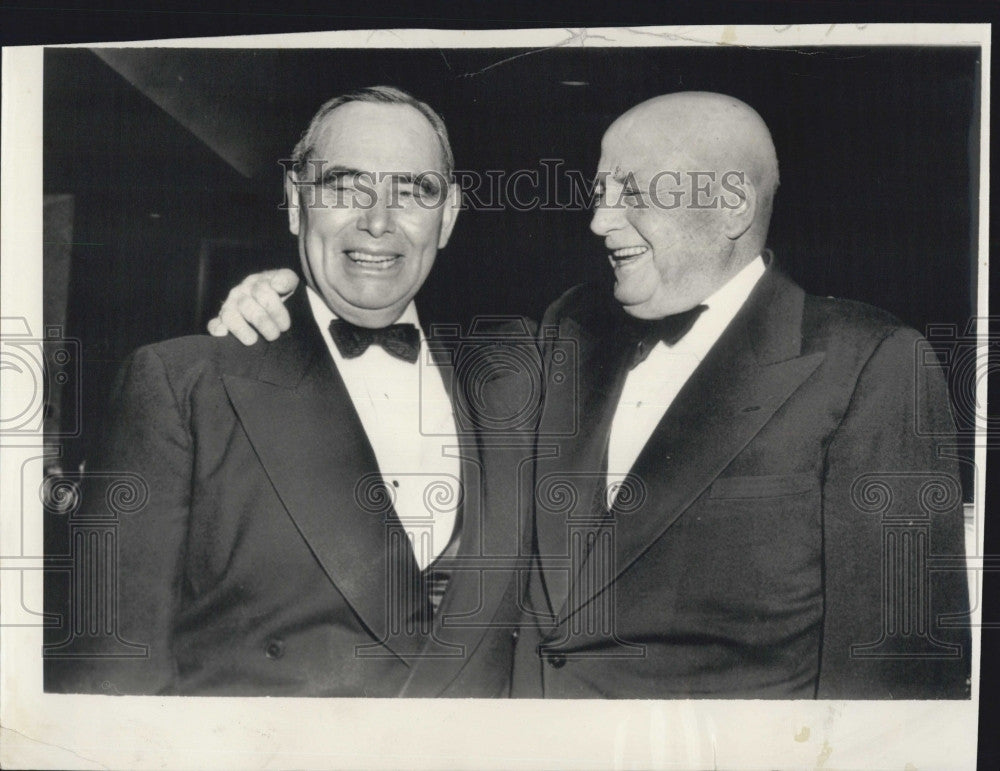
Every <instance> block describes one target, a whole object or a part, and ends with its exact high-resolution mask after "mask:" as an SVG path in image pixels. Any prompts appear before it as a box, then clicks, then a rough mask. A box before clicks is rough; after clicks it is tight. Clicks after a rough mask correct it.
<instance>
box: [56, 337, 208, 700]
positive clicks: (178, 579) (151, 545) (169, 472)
mask: <svg viewBox="0 0 1000 771" xmlns="http://www.w3.org/2000/svg"><path fill="white" fill-rule="evenodd" d="M191 468H192V441H191V435H190V433H189V431H188V429H187V420H186V419H185V418H184V417H183V414H182V409H181V407H180V406H179V404H178V400H177V398H176V395H175V393H174V391H173V390H172V388H171V385H170V383H169V380H168V375H167V372H166V369H165V367H164V364H163V362H162V360H161V359H160V357H159V356H158V355H157V353H156V351H155V350H154V349H153V348H148V347H147V348H142V349H139V350H138V351H136V352H135V353H134V354H133V355H132V356H131V357H130V358H129V360H128V361H126V363H125V365H124V366H123V368H122V370H121V372H120V373H119V376H118V380H117V381H116V384H115V387H114V390H113V393H112V399H111V405H110V411H109V425H108V429H107V432H106V434H105V435H104V437H103V438H102V440H101V442H100V444H99V450H98V453H97V455H96V457H94V458H93V459H90V460H89V461H88V464H87V468H86V471H85V473H84V477H83V480H82V486H81V487H82V502H81V506H80V509H79V512H78V515H77V516H78V517H79V520H78V521H81V522H86V521H94V522H98V521H102V522H104V523H105V524H106V525H110V526H109V527H105V528H103V532H104V533H108V532H110V533H111V534H112V535H111V536H110V538H108V536H107V535H105V536H104V538H106V539H107V540H106V541H105V542H104V543H103V544H102V546H101V548H102V550H103V551H102V553H103V554H105V555H106V559H107V561H108V569H107V570H101V571H100V572H99V573H98V574H96V580H97V581H98V582H99V585H98V586H97V591H100V590H101V586H100V585H103V586H104V587H105V588H104V591H106V592H107V594H106V595H105V596H106V597H107V599H108V604H107V608H108V610H107V612H105V611H104V610H103V609H99V608H97V607H96V606H94V605H93V603H90V602H88V601H87V597H89V596H90V594H89V593H90V592H92V591H93V584H91V588H88V586H87V581H86V580H84V579H81V578H79V576H81V575H85V574H86V573H87V571H88V569H89V568H88V567H87V565H88V561H90V560H92V557H93V555H92V554H91V553H89V552H88V548H92V546H88V543H87V542H86V540H85V539H84V540H83V541H80V542H74V543H73V545H72V546H71V555H72V560H73V565H74V579H73V580H71V583H70V606H71V607H70V610H69V615H70V620H71V623H72V624H73V625H74V626H75V627H76V629H77V631H78V630H79V629H83V630H84V631H85V632H86V631H87V630H91V631H93V630H94V629H97V628H99V627H103V629H101V630H100V631H101V633H100V634H98V635H96V636H95V635H92V634H91V635H89V636H90V638H91V639H90V640H89V641H88V640H86V639H80V635H78V634H77V635H76V637H77V639H75V640H74V641H73V643H74V644H73V645H70V646H69V650H70V655H68V656H65V657H59V658H50V659H48V660H47V661H46V667H45V669H46V672H45V675H46V677H45V687H46V689H47V690H50V691H52V690H55V691H62V692H84V693H107V694H119V693H123V694H153V693H160V692H164V691H168V690H169V688H170V685H171V683H172V681H173V679H174V675H175V665H174V661H173V658H172V656H171V651H170V641H171V630H172V625H173V622H174V616H175V612H176V610H177V607H178V603H179V598H180V594H181V590H182V581H183V563H184V549H185V539H186V534H187V525H188V517H189V507H190V499H191ZM74 634H76V633H75V632H74ZM87 636H88V635H86V634H85V635H84V638H86V637H87ZM64 650H65V648H64Z"/></svg>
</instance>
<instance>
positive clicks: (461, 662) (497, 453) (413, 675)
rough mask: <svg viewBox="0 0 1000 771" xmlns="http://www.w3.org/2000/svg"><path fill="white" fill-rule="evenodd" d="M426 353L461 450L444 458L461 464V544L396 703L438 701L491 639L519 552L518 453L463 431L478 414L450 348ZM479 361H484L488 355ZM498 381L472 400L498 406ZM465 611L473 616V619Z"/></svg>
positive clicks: (500, 392)
mask: <svg viewBox="0 0 1000 771" xmlns="http://www.w3.org/2000/svg"><path fill="white" fill-rule="evenodd" d="M431 342H432V343H433V341H431ZM463 344H465V345H468V343H467V342H466V343H463ZM429 347H430V351H431V358H432V359H433V361H434V363H435V364H436V365H437V366H439V367H442V369H441V372H442V376H443V378H444V380H445V387H446V388H447V389H448V393H449V395H450V396H451V398H452V403H453V404H454V406H455V412H456V424H457V427H458V443H457V445H455V446H453V447H450V448H446V449H445V451H446V452H450V453H452V454H454V455H456V456H458V457H459V458H461V464H462V466H461V468H462V489H463V499H462V510H461V515H462V518H461V527H462V533H461V537H462V540H461V544H460V546H459V550H458V554H457V555H456V557H455V558H453V559H452V560H451V561H449V563H448V565H447V567H450V568H451V570H452V572H451V577H450V579H449V583H448V589H447V591H446V592H445V595H444V598H443V599H442V601H441V606H440V608H439V609H438V612H437V613H436V614H435V617H434V624H433V628H432V632H431V635H430V636H429V638H428V640H427V642H426V644H425V647H424V649H423V650H422V651H421V654H420V656H419V657H418V658H417V660H416V661H415V662H414V666H413V668H412V670H411V672H410V676H409V678H408V680H407V683H406V685H405V686H404V688H403V690H402V692H401V693H400V695H401V696H436V695H439V694H441V693H443V692H444V691H445V690H446V689H447V687H448V686H449V685H450V684H451V683H452V682H453V681H454V680H455V678H456V677H458V675H459V673H460V672H461V671H462V669H463V668H464V666H465V665H466V664H467V663H468V662H469V660H470V659H471V658H472V655H473V653H474V652H475V650H476V648H477V647H478V646H479V644H480V643H481V642H482V640H483V638H484V637H485V636H486V635H487V633H490V632H495V630H494V629H492V628H491V627H490V626H489V622H490V621H491V619H492V618H493V617H494V615H495V613H496V611H497V608H498V605H499V603H500V602H501V600H502V599H503V598H504V594H505V592H506V591H507V589H508V586H509V583H510V581H511V580H513V579H514V577H515V572H514V560H515V558H516V555H517V554H518V552H519V547H518V533H519V530H518V519H517V517H518V511H517V506H516V505H515V504H514V503H513V502H514V500H515V496H514V495H513V494H512V493H511V490H510V487H509V472H511V471H513V470H516V465H517V461H518V460H520V459H521V458H522V457H523V451H521V452H517V451H515V450H514V448H513V447H512V446H510V445H511V442H509V441H507V442H505V443H504V445H503V446H502V447H490V446H488V445H489V442H488V437H484V436H483V435H482V433H481V431H479V430H475V431H473V430H466V429H468V428H469V426H468V423H467V422H466V421H463V420H462V419H461V418H460V417H459V416H460V415H465V416H473V415H475V414H476V413H475V405H474V404H472V403H471V400H470V396H469V394H468V393H467V388H466V386H467V385H468V384H462V383H455V382H454V380H453V378H452V377H451V375H452V374H453V373H454V371H455V370H454V362H452V361H451V360H450V359H449V358H448V357H447V356H446V355H445V353H446V351H447V350H448V349H447V348H442V347H438V346H435V345H433V344H431V345H430V346H429ZM452 347H453V346H452ZM476 355H477V356H479V357H486V356H489V351H480V352H478V353H477V354H476ZM503 380H504V376H501V377H499V378H497V379H496V380H494V381H491V382H490V383H488V384H487V385H486V388H485V389H484V390H482V391H480V392H479V393H478V394H477V396H476V399H486V400H487V402H492V401H495V400H503V399H504V398H505V390H506V389H505V384H504V383H503V382H502V381H503ZM487 409H489V406H488V405H487ZM484 444H486V445H487V446H485V447H484ZM487 469H488V471H487ZM469 609H475V610H474V611H473V612H472V613H471V614H470V610H469ZM504 633H506V632H504Z"/></svg>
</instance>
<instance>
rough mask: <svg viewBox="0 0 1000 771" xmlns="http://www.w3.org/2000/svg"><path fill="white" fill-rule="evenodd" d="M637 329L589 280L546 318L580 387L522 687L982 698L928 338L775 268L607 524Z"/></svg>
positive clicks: (556, 444)
mask: <svg viewBox="0 0 1000 771" xmlns="http://www.w3.org/2000/svg"><path fill="white" fill-rule="evenodd" d="M623 317H624V314H623V312H622V311H621V309H620V307H618V306H617V304H616V303H614V302H613V300H612V298H611V297H610V293H609V292H608V291H607V290H606V289H603V288H595V287H577V288H575V289H573V290H570V291H569V292H568V293H567V294H566V295H564V296H563V297H562V298H561V299H560V300H558V301H557V302H556V303H554V304H553V305H552V306H551V307H550V308H549V310H548V312H547V313H546V317H545V319H544V321H543V329H544V328H545V327H546V326H547V325H556V326H558V329H559V337H560V338H561V339H562V340H563V341H566V340H569V341H575V342H576V344H577V346H578V351H579V353H578V355H579V366H578V391H577V394H576V396H575V398H567V396H566V393H562V394H561V395H559V396H558V397H555V396H546V399H545V405H544V413H543V417H542V430H541V432H540V435H539V443H538V448H537V454H538V456H539V460H538V462H537V466H536V475H537V478H536V486H537V488H536V503H537V511H536V518H535V535H536V549H537V553H538V558H537V562H536V569H535V570H534V571H533V572H532V574H531V579H530V587H529V596H528V602H527V607H528V613H527V617H526V622H525V624H524V627H523V630H522V635H521V639H520V642H519V645H518V650H517V656H516V665H515V689H514V694H515V695H519V696H542V695H544V696H546V697H556V698H563V697H578V696H589V697H596V696H609V697H622V698H629V697H631V698H635V697H652V698H669V697H717V698H718V697H746V698H765V697H777V698H812V697H820V698H933V697H964V696H967V694H968V691H967V677H968V675H969V658H970V644H969V634H968V629H967V627H963V626H962V625H963V624H964V623H966V621H967V619H966V613H967V611H968V588H967V583H966V573H965V572H964V569H963V568H964V565H963V563H962V560H961V557H962V555H963V554H964V549H963V519H962V508H961V493H960V487H959V476H958V471H957V464H956V461H955V460H954V459H953V457H949V456H948V455H947V454H946V453H945V454H941V453H939V450H940V449H941V446H940V441H939V440H940V439H941V438H945V439H947V438H948V435H949V434H950V433H951V432H953V430H954V429H953V423H952V420H951V415H950V411H949V406H948V397H947V391H946V387H945V383H944V380H943V378H942V376H941V373H940V371H939V370H938V369H937V367H936V366H935V367H927V366H925V364H926V362H922V361H920V360H918V357H917V353H918V348H917V346H918V343H919V341H920V338H919V336H918V335H917V334H916V333H915V332H913V331H912V330H909V329H906V328H903V327H902V326H900V325H899V324H898V323H897V322H896V321H895V320H894V319H893V318H891V317H890V316H889V315H888V314H885V313H883V312H881V311H878V310H876V309H874V308H871V307H868V306H865V305H861V304H858V303H853V302H846V301H840V300H833V299H824V298H818V297H812V296H807V295H806V294H805V293H804V292H803V291H802V290H801V289H800V288H799V287H798V286H796V285H795V284H794V283H793V282H792V281H790V280H789V279H788V278H787V277H785V276H784V275H782V274H781V273H780V272H778V271H777V270H775V269H773V268H771V269H768V270H767V272H766V273H765V275H764V277H763V278H762V279H761V281H760V282H759V284H758V285H757V286H756V287H755V289H754V291H753V293H752V294H751V296H750V298H749V300H748V301H747V303H746V304H745V306H744V307H743V308H742V309H741V311H740V312H739V314H738V315H737V316H736V318H735V319H734V320H733V322H732V323H731V324H730V325H729V327H728V328H727V329H726V331H725V332H724V333H723V335H722V337H721V338H720V339H719V340H718V342H717V343H716V345H715V346H714V347H713V348H712V349H711V351H710V352H709V354H708V355H707V357H706V358H705V359H704V360H703V361H702V362H701V364H700V366H699V367H698V368H697V370H696V371H695V373H694V374H693V375H692V377H691V378H690V380H689V381H688V382H687V383H686V384H685V386H684V388H683V389H682V390H681V392H680V393H679V394H678V396H677V398H676V400H675V401H674V402H673V403H672V405H671V406H670V408H669V409H668V411H667V412H666V414H665V415H664V417H663V419H662V421H661V422H660V423H659V425H658V426H657V427H656V429H655V431H654V432H653V434H652V436H651V437H650V439H649V441H648V442H647V444H646V445H645V447H644V448H643V450H642V452H641V454H640V456H639V457H638V459H637V461H636V463H635V465H634V467H633V469H632V475H633V477H632V478H631V480H630V483H631V484H630V486H629V487H628V489H627V490H626V492H625V493H624V494H621V495H620V496H619V497H618V499H617V501H616V504H615V506H614V507H613V510H612V511H611V512H610V513H608V512H607V511H606V510H605V509H604V507H603V504H602V503H601V500H602V495H601V490H602V488H603V480H604V471H605V467H604V464H605V462H606V461H605V452H606V448H607V440H608V431H609V428H610V423H611V418H612V416H613V413H614V409H615V406H616V403H617V400H618V396H619V394H620V392H621V387H622V383H623V380H624V375H625V372H626V371H627V364H626V362H627V357H628V356H629V355H630V349H629V348H628V347H627V346H625V345H623V343H622V340H623V338H622V333H621V326H620V325H621V321H622V319H623ZM564 344H565V342H564ZM553 350H554V349H553V348H552V346H551V345H549V346H546V344H545V343H544V341H543V356H544V359H545V362H546V367H547V368H548V369H549V370H551V369H552V368H553V366H554V365H553V364H552V356H553ZM918 410H919V411H920V414H919V416H918V414H917V413H918ZM918 417H919V420H918V419H917V418H918ZM574 422H575V423H576V425H577V428H578V430H577V431H576V432H575V433H573V434H572V435H567V436H562V437H560V436H558V431H547V430H546V428H545V427H546V425H557V426H565V425H567V424H569V423H574ZM568 489H571V490H572V491H573V492H572V494H567V493H566V491H567V490H568Z"/></svg>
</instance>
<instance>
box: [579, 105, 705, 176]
mask: <svg viewBox="0 0 1000 771" xmlns="http://www.w3.org/2000/svg"><path fill="white" fill-rule="evenodd" d="M627 117H628V116H626V118H627ZM626 118H623V119H619V120H618V121H616V122H615V123H614V124H612V126H611V128H609V129H608V130H607V132H606V133H605V134H604V138H603V140H602V141H601V159H600V161H598V164H597V171H598V173H599V174H606V175H608V176H609V177H611V178H612V179H618V180H621V179H624V178H625V177H627V176H629V175H632V176H634V177H635V178H636V179H638V180H639V181H646V180H649V179H652V178H653V177H655V176H656V175H657V174H660V173H661V172H664V171H681V172H683V171H688V170H700V169H696V167H698V166H699V163H700V162H699V161H698V160H697V159H696V157H695V154H694V153H693V152H692V151H691V149H692V148H691V147H690V146H689V145H688V144H687V143H685V142H684V141H683V137H682V136H681V135H680V134H679V133H677V132H670V131H662V130H659V129H660V127H657V126H653V125H644V124H643V123H642V122H641V121H635V120H627V119H626ZM701 165H704V164H703V163H701Z"/></svg>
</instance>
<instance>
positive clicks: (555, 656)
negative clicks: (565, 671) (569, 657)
mask: <svg viewBox="0 0 1000 771" xmlns="http://www.w3.org/2000/svg"><path fill="white" fill-rule="evenodd" d="M545 660H546V661H547V662H548V663H549V666H550V667H552V668H553V669H562V668H563V667H564V666H566V657H565V656H563V655H562V654H561V653H550V654H548V655H547V656H546V657H545Z"/></svg>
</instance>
